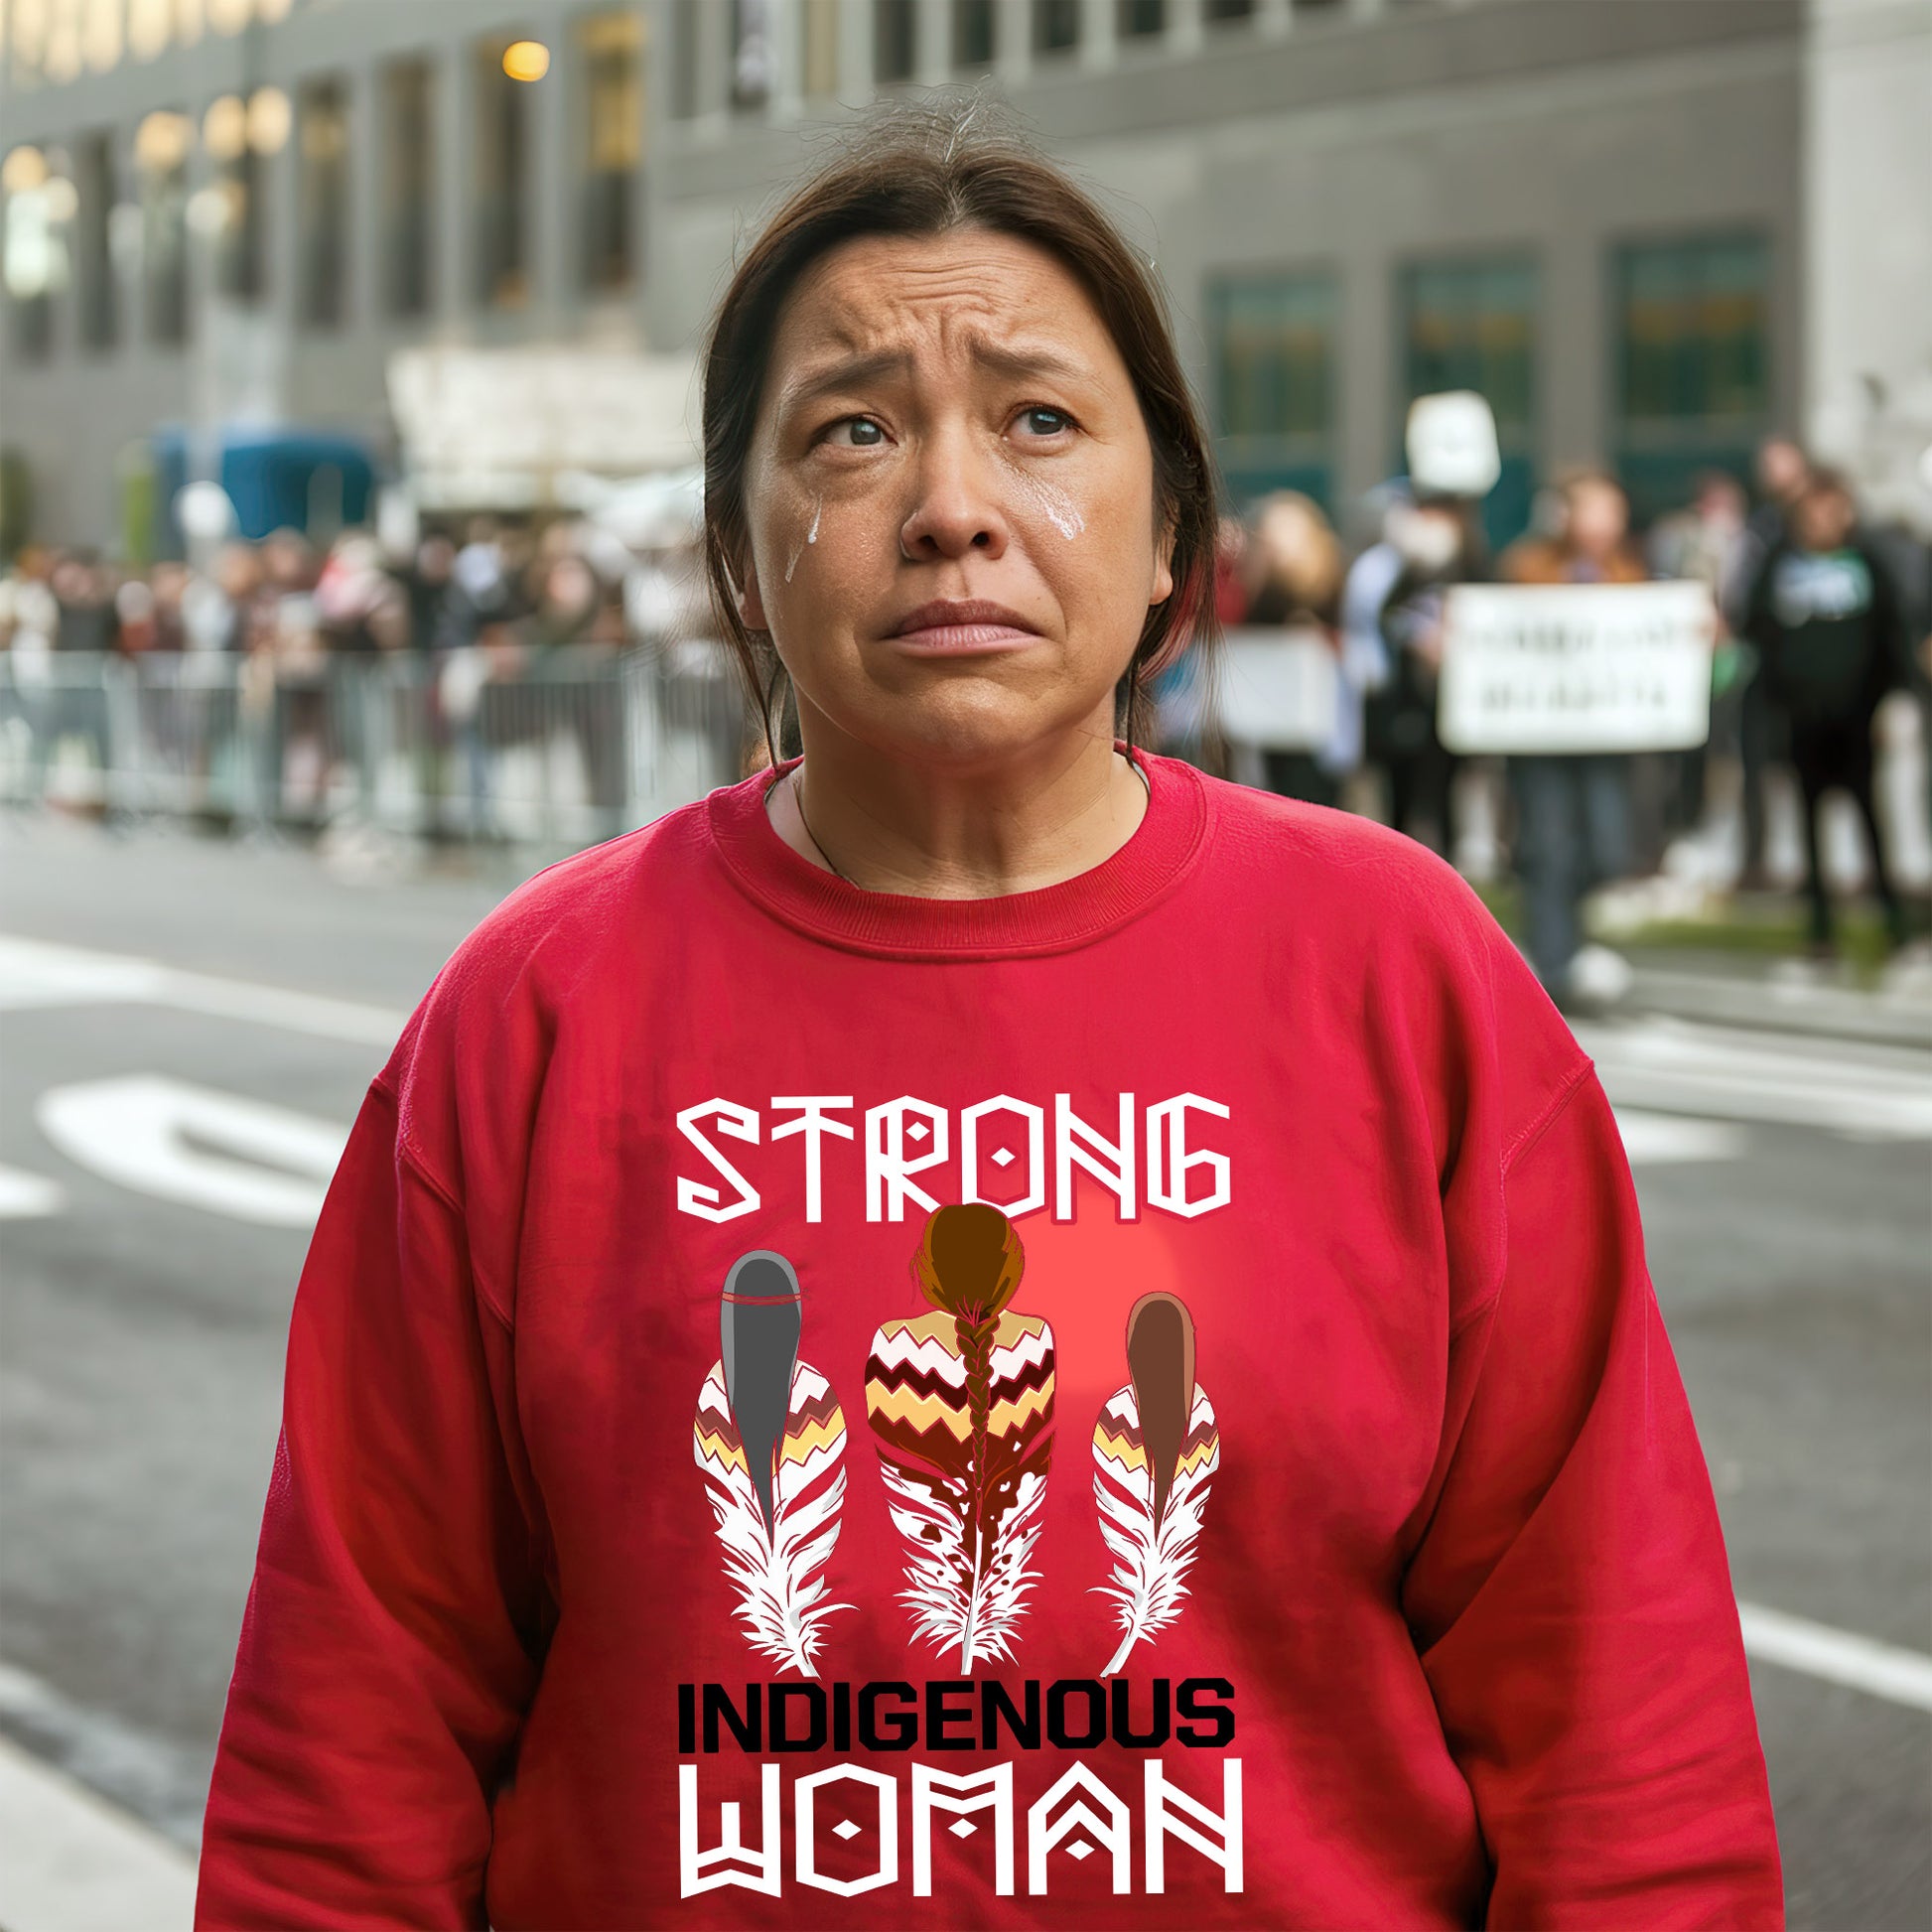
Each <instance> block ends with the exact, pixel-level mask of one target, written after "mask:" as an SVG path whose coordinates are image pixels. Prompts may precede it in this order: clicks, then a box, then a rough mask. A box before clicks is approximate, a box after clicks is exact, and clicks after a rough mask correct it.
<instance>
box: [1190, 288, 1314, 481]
mask: <svg viewBox="0 0 1932 1932" xmlns="http://www.w3.org/2000/svg"><path fill="white" fill-rule="evenodd" d="M1207 320H1208V333H1209V343H1210V348H1211V354H1212V357H1213V369H1214V401H1215V415H1216V428H1217V429H1218V431H1219V433H1220V450H1221V467H1222V470H1223V472H1224V474H1225V475H1226V477H1227V481H1228V485H1229V488H1230V489H1231V490H1232V491H1233V492H1234V494H1235V495H1236V496H1237V497H1240V498H1245V499H1252V498H1254V497H1256V496H1259V495H1262V494H1264V493H1265V492H1266V491H1268V490H1270V489H1300V490H1303V491H1305V492H1307V494H1309V495H1311V496H1312V497H1314V498H1315V500H1316V501H1317V502H1321V503H1324V504H1325V503H1326V502H1327V500H1328V494H1329V466H1330V463H1331V461H1332V455H1333V452H1332V448H1331V444H1332V438H1333V433H1334V389H1335V380H1334V369H1335V284H1334V278H1333V277H1332V276H1330V275H1326V274H1322V273H1311V272H1301V273H1290V274H1283V273H1278V272H1269V273H1264V274H1250V273H1243V274H1239V275H1226V276H1222V277H1219V278H1218V279H1217V280H1215V281H1214V282H1212V283H1211V284H1210V285H1209V287H1208V292H1207Z"/></svg>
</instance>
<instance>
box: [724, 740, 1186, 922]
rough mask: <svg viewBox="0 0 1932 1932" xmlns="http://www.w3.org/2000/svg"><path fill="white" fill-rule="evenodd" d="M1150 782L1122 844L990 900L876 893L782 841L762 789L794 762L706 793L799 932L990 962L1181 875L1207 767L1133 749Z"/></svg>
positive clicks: (753, 871) (1122, 912)
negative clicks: (1034, 885)
mask: <svg viewBox="0 0 1932 1932" xmlns="http://www.w3.org/2000/svg"><path fill="white" fill-rule="evenodd" d="M1115 750H1117V751H1119V752H1121V753H1123V754H1125V755H1126V756H1127V757H1129V758H1131V759H1133V761H1134V763H1135V764H1136V765H1137V766H1138V767H1139V768H1140V771H1141V774H1142V776H1143V777H1144V778H1145V779H1146V780H1147V788H1148V799H1147V809H1146V811H1145V812H1144V813H1143V814H1142V816H1141V822H1140V824H1139V825H1137V826H1136V827H1135V828H1134V830H1133V832H1132V833H1131V834H1130V835H1129V837H1128V839H1127V841H1126V842H1125V844H1123V845H1122V846H1121V847H1120V849H1119V850H1118V851H1117V852H1115V853H1113V854H1112V855H1111V856H1110V857H1109V858H1106V859H1103V860H1102V861H1101V862H1100V864H1099V865H1097V866H1093V867H1091V868H1089V870H1087V871H1086V872H1082V873H1076V874H1075V875H1074V876H1073V877H1072V878H1071V879H1063V880H1061V881H1060V882H1059V883H1058V884H1057V885H1054V886H1042V887H1040V888H1038V889H1037V890H1035V891H1033V892H1026V893H1002V894H998V895H996V896H995V897H990V898H921V897H914V896H913V895H911V894H906V893H873V892H868V891H866V890H865V888H864V887H861V886H854V885H852V884H851V883H850V882H849V881H847V880H843V879H840V878H838V877H837V876H836V875H834V874H832V873H829V872H825V871H823V870H821V869H820V868H819V867H818V866H815V865H813V864H812V862H811V861H810V860H809V859H807V858H805V857H803V856H802V855H801V854H799V853H797V852H794V851H793V850H792V849H791V847H790V846H788V845H787V844H786V843H785V842H784V840H783V839H781V838H780V837H779V836H778V834H777V831H776V830H775V828H774V827H773V826H772V824H771V821H770V819H769V818H768V817H767V816H766V814H765V809H764V794H765V792H766V790H767V789H768V788H769V787H770V786H772V785H774V784H776V783H777V782H778V781H779V780H780V779H782V778H783V777H784V775H785V774H786V773H787V772H788V771H790V770H791V769H792V767H793V766H794V765H796V764H798V763H800V762H802V760H801V759H786V760H785V761H784V762H783V763H782V764H780V765H778V766H777V767H776V768H775V769H773V768H769V767H767V768H766V769H764V770H761V771H756V772H754V773H753V774H752V776H751V777H749V778H746V779H743V780H741V781H740V782H739V783H738V784H735V785H726V786H724V787H722V788H721V789H719V790H717V791H714V792H712V793H711V794H710V796H709V797H708V798H707V799H706V800H705V806H706V810H707V813H708V815H709V820H710V827H711V836H712V841H713V843H714V844H715V845H716V847H717V849H718V853H719V856H720V857H721V858H722V859H723V860H724V862H725V865H726V867H727V869H728V870H729V871H730V873H731V875H732V878H733V880H734V882H735V883H736V884H737V886H738V887H739V889H740V890H741V891H742V892H744V893H745V894H746V896H747V897H750V898H752V899H755V900H756V901H757V902H758V903H759V905H761V906H762V907H763V908H764V909H765V910H766V911H768V912H770V913H771V914H772V915H773V916H774V917H776V918H779V919H781V920H783V921H784V923H785V924H786V925H789V926H792V927H794V928H795V929H796V930H798V931H800V932H804V933H807V934H809V935H811V936H812V937H814V938H818V939H823V940H826V941H828V942H829V943H830V944H832V945H836V946H842V947H844V948H846V949H847V950H848V951H852V952H866V953H878V954H882V955H885V956H888V957H892V958H899V959H992V958H1001V957H1021V956H1026V955H1030V954H1037V953H1053V952H1066V951H1070V950H1071V949H1072V948H1074V947H1076V946H1084V945H1087V944H1089V943H1090V942H1091V941H1093V940H1095V939H1099V938H1103V937H1105V935H1106V934H1108V933H1110V932H1113V931H1115V930H1116V929H1118V928H1119V927H1120V926H1123V925H1125V924H1126V923H1127V922H1128V921H1129V920H1130V919H1133V918H1137V917H1138V916H1139V915H1140V914H1141V913H1142V912H1144V911H1146V910H1147V909H1148V907H1149V906H1151V905H1152V904H1154V903H1155V902H1156V901H1157V900H1158V899H1160V898H1162V897H1166V895H1167V894H1168V893H1169V892H1170V891H1171V890H1172V889H1173V887H1174V886H1175V885H1176V884H1178V883H1179V881H1180V879H1181V877H1182V875H1183V874H1184V873H1185V872H1186V871H1187V869H1188V868H1189V866H1191V864H1192V863H1193V861H1194V858H1195V856H1196V854H1197V852H1198V850H1199V847H1200V843H1201V839H1202V836H1203V834H1204V832H1205V830H1206V823H1207V795H1206V791H1205V788H1204V787H1203V786H1202V784H1201V780H1200V774H1199V773H1198V772H1196V771H1195V770H1194V768H1193V767H1192V766H1191V765H1189V764H1185V763H1183V762H1181V760H1179V759H1167V758H1161V757H1158V756H1156V755H1155V754H1153V753H1149V752H1143V751H1140V750H1138V749H1137V750H1135V751H1132V752H1129V751H1128V748H1127V747H1126V745H1125V744H1123V743H1122V742H1121V741H1119V740H1118V739H1117V740H1116V741H1115Z"/></svg>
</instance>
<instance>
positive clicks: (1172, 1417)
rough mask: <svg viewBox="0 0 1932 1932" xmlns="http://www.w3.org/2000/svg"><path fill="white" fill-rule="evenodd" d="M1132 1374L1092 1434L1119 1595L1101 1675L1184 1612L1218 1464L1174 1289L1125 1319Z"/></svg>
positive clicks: (1113, 1587)
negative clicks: (1116, 1634)
mask: <svg viewBox="0 0 1932 1932" xmlns="http://www.w3.org/2000/svg"><path fill="white" fill-rule="evenodd" d="M1127 1366H1128V1372H1129V1374H1130V1375H1131V1376H1132V1378H1133V1379H1132V1380H1131V1381H1130V1382H1129V1383H1128V1385H1127V1386H1126V1387H1125V1388H1124V1389H1117V1390H1116V1391H1115V1392H1114V1394H1113V1395H1112V1396H1111V1397H1110V1398H1109V1399H1108V1401H1107V1402H1106V1404H1105V1406H1104V1407H1103V1408H1102V1409H1101V1411H1100V1420H1099V1422H1098V1423H1096V1424H1095V1425H1094V1432H1093V1460H1094V1477H1093V1499H1094V1501H1095V1503H1097V1504H1098V1505H1099V1509H1100V1534H1101V1536H1102V1537H1103V1538H1105V1540H1106V1544H1107V1548H1108V1549H1109V1550H1110V1551H1111V1552H1112V1553H1113V1556H1114V1570H1113V1575H1112V1577H1111V1579H1110V1580H1109V1581H1108V1582H1107V1583H1105V1584H1102V1585H1100V1586H1099V1588H1100V1590H1101V1591H1102V1592H1104V1593H1105V1594H1106V1595H1108V1596H1110V1597H1112V1598H1113V1600H1114V1607H1115V1611H1116V1613H1117V1616H1118V1618H1119V1623H1120V1629H1121V1639H1120V1647H1119V1648H1118V1649H1117V1650H1116V1651H1115V1652H1114V1655H1113V1658H1112V1660H1111V1661H1110V1662H1109V1663H1108V1665H1107V1668H1106V1669H1105V1670H1104V1671H1102V1672H1101V1675H1102V1676H1103V1677H1112V1676H1113V1675H1114V1674H1115V1673H1116V1672H1117V1671H1118V1670H1119V1669H1120V1668H1121V1666H1122V1665H1123V1664H1125V1663H1126V1661H1127V1656H1128V1653H1129V1652H1130V1651H1131V1650H1132V1649H1133V1648H1134V1646H1135V1645H1136V1644H1137V1643H1140V1642H1142V1641H1143V1640H1144V1639H1145V1640H1148V1641H1152V1640H1153V1639H1154V1638H1155V1637H1157V1636H1159V1635H1160V1633H1161V1632H1162V1631H1163V1630H1165V1629H1166V1628H1167V1627H1168V1625H1169V1624H1171V1623H1172V1622H1173V1620H1174V1618H1175V1617H1177V1616H1178V1615H1179V1614H1180V1606H1181V1602H1182V1599H1183V1598H1185V1596H1186V1595H1187V1585H1186V1577H1187V1573H1188V1571H1189V1570H1191V1569H1192V1568H1193V1566H1194V1558H1195V1556H1196V1555H1197V1553H1198V1552H1197V1547H1196V1546H1197V1545H1198V1542H1199V1539H1200V1529H1201V1512H1202V1510H1203V1509H1204V1508H1205V1507H1206V1503H1207V1488H1208V1483H1209V1482H1210V1481H1211V1479H1212V1478H1213V1475H1214V1472H1215V1470H1216V1469H1218V1468H1219V1467H1220V1466H1221V1435H1220V1431H1219V1430H1218V1429H1217V1428H1216V1427H1215V1423H1214V1409H1213V1405H1212V1404H1211V1403H1210V1402H1209V1401H1208V1399H1207V1397H1206V1396H1205V1395H1204V1394H1202V1392H1201V1388H1200V1385H1199V1383H1197V1382H1196V1381H1195V1380H1194V1319H1193V1316H1192V1315H1191V1314H1189V1313H1188V1312H1187V1309H1186V1305H1185V1304H1184V1303H1182V1302H1180V1301H1179V1300H1177V1299H1176V1298H1175V1297H1174V1296H1172V1295H1144V1296H1142V1297H1141V1299H1140V1300H1139V1301H1138V1302H1136V1303H1135V1304H1134V1307H1133V1309H1132V1310H1131V1311H1129V1313H1128V1317H1127Z"/></svg>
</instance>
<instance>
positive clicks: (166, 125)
mask: <svg viewBox="0 0 1932 1932" xmlns="http://www.w3.org/2000/svg"><path fill="white" fill-rule="evenodd" d="M194 139H195V130H194V125H193V123H192V122H191V121H190V120H189V118H188V116H187V115H186V114H177V113H173V112H171V111H170V110H169V109H167V108H157V109H156V110H155V111H154V112H153V113H152V114H150V115H148V116H147V118H146V119H145V120H143V121H142V123H141V126H140V130H139V132H138V133H137V134H136V135H135V137H134V168H135V177H136V180H137V181H138V182H139V184H140V200H141V270H142V282H143V285H144V286H143V303H142V306H143V308H144V309H145V311H146V316H147V334H148V340H149V341H150V342H151V343H155V344H157V345H160V346H162V347H173V346H176V345H179V344H182V343H185V342H186V341H187V340H188V150H189V148H190V146H191V145H192V144H193V142H194Z"/></svg>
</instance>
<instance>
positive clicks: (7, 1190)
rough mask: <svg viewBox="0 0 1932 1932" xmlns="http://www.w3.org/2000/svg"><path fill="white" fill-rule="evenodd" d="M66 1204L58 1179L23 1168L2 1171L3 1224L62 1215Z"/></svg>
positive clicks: (0, 1207)
mask: <svg viewBox="0 0 1932 1932" xmlns="http://www.w3.org/2000/svg"><path fill="white" fill-rule="evenodd" d="M67 1204H68V1197H67V1195H66V1194H65V1193H64V1192H63V1191H62V1189H61V1183H60V1182H59V1181H58V1180H49V1179H48V1178H47V1177H46V1176H45V1175H44V1174H37V1173H26V1172H25V1171H24V1170H22V1169H20V1168H0V1221H31V1220H37V1219H39V1218H40V1217H41V1216H42V1215H44V1214H58V1213H60V1211H61V1210H62V1208H64V1207H65V1206H67Z"/></svg>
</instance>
